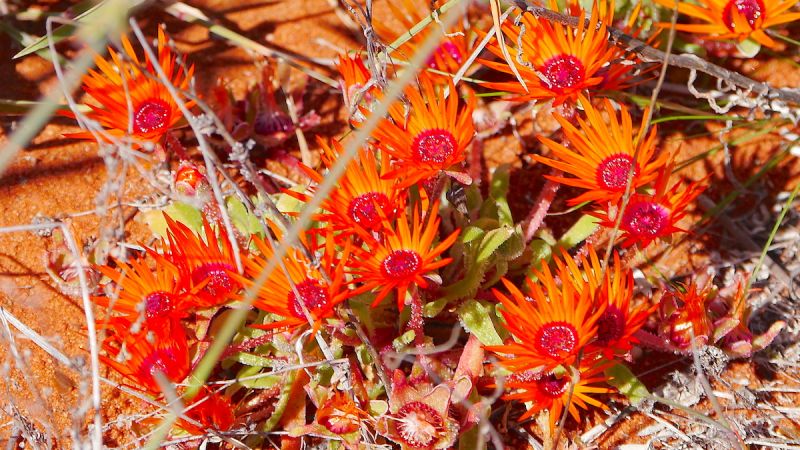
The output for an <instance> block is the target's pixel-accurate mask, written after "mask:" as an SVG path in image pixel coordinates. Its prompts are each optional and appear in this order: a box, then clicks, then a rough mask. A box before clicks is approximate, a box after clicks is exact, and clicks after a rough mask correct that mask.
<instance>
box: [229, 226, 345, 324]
mask: <svg viewBox="0 0 800 450" xmlns="http://www.w3.org/2000/svg"><path fill="white" fill-rule="evenodd" d="M271 227H272V231H273V234H274V235H275V238H276V239H277V240H278V241H280V240H281V239H282V236H283V233H282V232H281V231H280V229H278V228H277V227H276V226H274V225H272V226H271ZM252 239H253V244H255V246H256V248H258V250H259V252H260V255H255V254H251V255H249V257H248V258H245V260H244V264H245V274H246V276H241V275H238V274H235V273H233V272H231V273H230V275H231V276H232V277H233V278H234V279H236V280H237V281H238V282H239V283H241V284H242V285H243V286H247V287H251V286H253V285H254V284H255V282H254V281H253V280H255V279H257V278H258V277H259V276H260V274H261V273H262V272H263V270H264V268H265V267H266V266H267V264H269V261H270V260H272V258H274V257H275V251H274V249H273V248H272V245H271V244H270V243H269V241H267V240H264V239H262V238H260V237H258V236H253V237H252ZM349 254H350V249H349V245H347V246H345V249H344V253H343V255H342V258H341V260H337V258H336V250H335V247H334V240H333V239H332V237H331V236H327V239H325V250H324V254H323V255H322V257H321V261H320V264H319V266H315V264H313V263H312V262H311V261H309V260H308V258H306V256H305V254H304V253H303V252H302V251H300V250H298V249H296V248H291V249H289V251H288V253H287V255H286V256H284V258H283V264H282V265H279V266H278V267H277V268H276V269H275V270H273V271H272V273H271V274H270V276H269V278H267V281H266V282H265V283H264V284H262V285H261V287H260V288H259V290H258V298H257V299H256V301H255V303H253V306H255V307H256V308H258V309H261V310H263V311H266V312H269V313H271V314H277V315H279V316H281V317H284V318H285V319H283V320H280V321H277V322H273V323H270V324H266V325H252V327H253V328H259V329H276V328H277V329H295V328H297V327H300V326H302V325H307V324H308V319H307V317H306V314H305V312H304V311H303V309H304V308H305V309H306V310H307V311H308V313H309V314H310V315H311V318H312V319H313V320H314V322H315V324H314V326H315V327H317V326H318V325H319V323H320V321H321V320H322V319H324V318H327V317H331V316H332V315H333V308H334V307H336V305H338V304H339V303H341V302H343V301H345V300H346V299H347V298H348V297H349V296H350V293H349V291H348V289H347V288H346V284H345V283H344V261H346V260H347V258H348V257H349ZM320 268H323V270H326V271H327V273H325V274H323V273H322V272H321V271H320ZM298 295H299V299H298ZM301 302H302V304H301ZM301 305H302V306H301Z"/></svg>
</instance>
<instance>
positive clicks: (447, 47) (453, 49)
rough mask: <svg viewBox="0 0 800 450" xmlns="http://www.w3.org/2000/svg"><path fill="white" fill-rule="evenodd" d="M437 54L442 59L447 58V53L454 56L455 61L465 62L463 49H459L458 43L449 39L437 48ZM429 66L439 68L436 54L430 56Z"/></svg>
mask: <svg viewBox="0 0 800 450" xmlns="http://www.w3.org/2000/svg"><path fill="white" fill-rule="evenodd" d="M436 55H438V56H439V57H440V58H442V59H445V56H446V55H450V57H451V58H453V61H455V62H457V63H458V64H461V63H463V62H464V55H462V54H461V49H459V48H458V46H457V45H456V44H454V43H452V42H451V41H449V40H448V41H444V42H442V44H441V45H439V47H437V48H436ZM445 60H446V59H445ZM428 67H430V68H431V69H436V68H437V66H436V58H435V57H434V55H431V56H430V58H428Z"/></svg>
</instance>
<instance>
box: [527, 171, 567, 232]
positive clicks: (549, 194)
mask: <svg viewBox="0 0 800 450" xmlns="http://www.w3.org/2000/svg"><path fill="white" fill-rule="evenodd" d="M550 175H551V176H554V177H560V176H561V175H562V172H561V171H560V170H557V169H553V170H552V171H551V172H550ZM560 187H561V183H558V182H555V181H552V180H547V182H546V183H545V184H544V187H543V188H542V190H541V191H540V192H539V197H538V198H537V199H536V201H535V202H534V203H533V208H531V211H530V212H529V213H528V217H527V218H526V219H525V222H524V223H525V224H526V225H525V243H526V244H527V243H528V242H530V241H531V239H533V235H535V234H536V231H538V230H539V227H541V226H542V222H544V217H545V216H546V215H547V211H548V210H549V209H550V205H551V204H552V203H553V199H554V198H555V196H556V192H558V189H559V188H560Z"/></svg>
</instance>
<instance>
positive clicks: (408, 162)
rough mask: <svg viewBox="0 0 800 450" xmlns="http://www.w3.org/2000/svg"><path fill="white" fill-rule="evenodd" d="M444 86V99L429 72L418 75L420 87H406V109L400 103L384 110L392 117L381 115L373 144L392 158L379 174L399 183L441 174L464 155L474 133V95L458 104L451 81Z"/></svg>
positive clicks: (404, 184)
mask: <svg viewBox="0 0 800 450" xmlns="http://www.w3.org/2000/svg"><path fill="white" fill-rule="evenodd" d="M449 86H450V88H449V89H450V90H449V96H448V97H447V98H446V99H445V98H444V96H443V95H442V93H441V92H437V90H436V86H435V85H434V84H433V81H432V80H431V78H430V77H427V76H423V77H421V79H420V89H421V92H420V91H419V90H417V89H416V88H415V87H413V86H409V88H408V89H406V97H407V98H408V100H409V101H410V103H411V112H410V113H408V112H407V110H406V107H405V105H404V104H403V103H401V102H397V103H395V104H394V105H392V107H391V108H390V109H389V114H390V115H391V117H392V120H389V119H383V121H382V122H381V123H380V125H379V126H378V127H377V128H376V129H375V131H374V133H373V137H374V138H375V140H376V141H377V142H378V145H380V147H381V148H382V149H384V150H385V151H386V152H387V153H389V154H390V155H391V156H392V157H394V158H395V159H396V160H397V161H395V167H396V168H395V170H393V171H392V172H390V173H388V174H386V175H385V176H386V177H395V178H402V182H401V186H402V187H406V186H411V185H413V184H415V183H417V182H419V181H425V180H427V179H429V178H431V177H433V176H436V175H438V174H439V173H441V172H446V173H447V172H449V171H450V170H451V169H455V167H453V166H456V165H457V164H461V163H462V162H463V161H464V158H465V157H466V155H465V150H466V148H467V145H469V143H470V141H472V136H473V134H475V128H474V126H473V122H472V112H473V110H474V109H475V102H476V100H475V97H474V96H470V97H469V100H468V101H467V104H466V106H464V107H461V108H459V101H458V94H457V91H456V89H455V86H454V85H453V83H452V82H450V85H449Z"/></svg>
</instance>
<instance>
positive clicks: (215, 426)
mask: <svg viewBox="0 0 800 450" xmlns="http://www.w3.org/2000/svg"><path fill="white" fill-rule="evenodd" d="M185 414H186V416H187V417H189V418H190V419H193V420H195V421H196V422H199V423H200V425H202V426H199V425H195V424H193V423H189V421H187V420H184V419H179V420H178V426H179V427H180V428H181V429H182V430H184V431H186V432H187V433H189V434H191V435H194V436H199V435H203V434H206V433H208V430H209V429H212V430H216V431H227V430H230V429H231V427H233V424H234V422H235V420H236V418H235V417H234V415H233V405H232V404H231V399H230V398H229V397H227V396H225V395H224V394H223V393H222V392H212V391H211V390H210V389H209V388H207V387H204V388H203V389H201V390H200V393H198V394H197V396H195V397H194V398H193V399H192V403H191V404H190V405H188V406H187V407H186V413H185Z"/></svg>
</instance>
